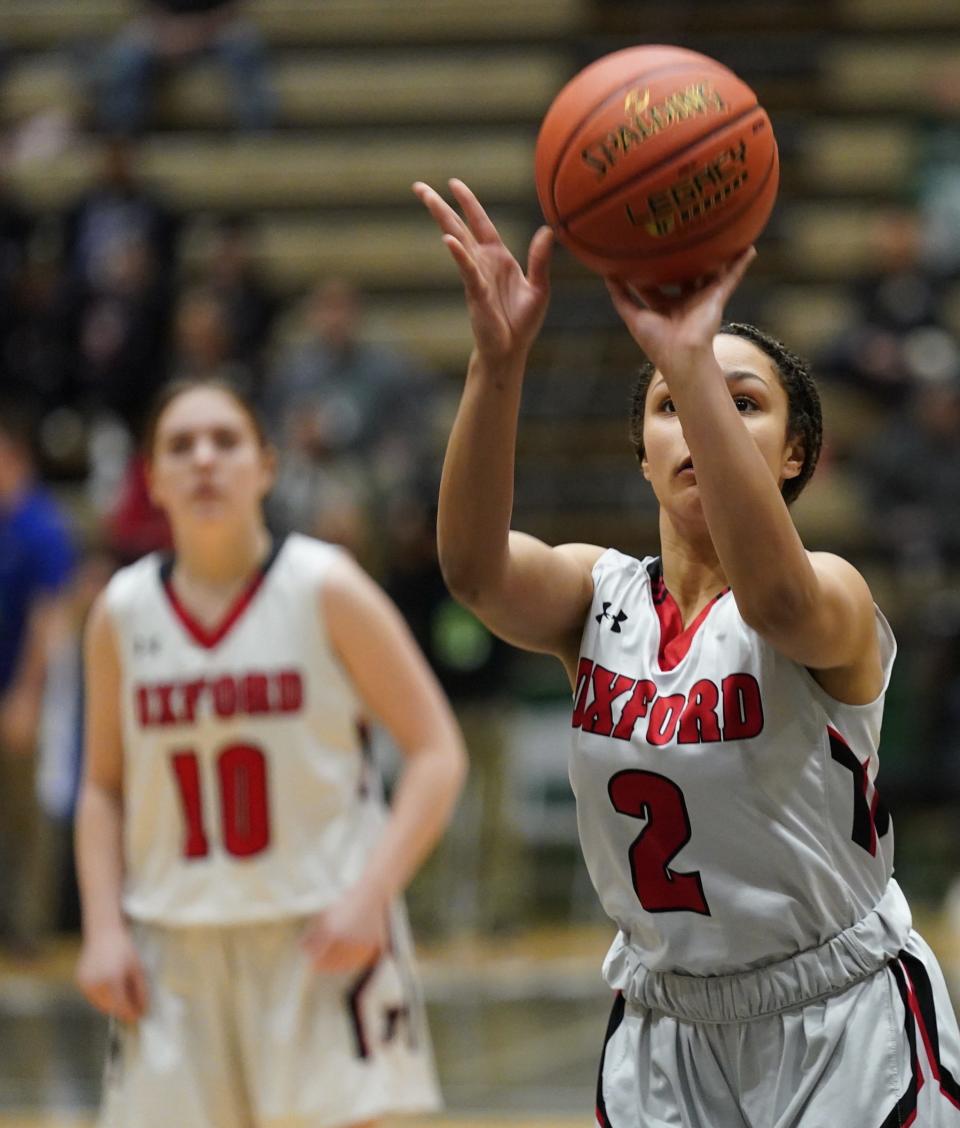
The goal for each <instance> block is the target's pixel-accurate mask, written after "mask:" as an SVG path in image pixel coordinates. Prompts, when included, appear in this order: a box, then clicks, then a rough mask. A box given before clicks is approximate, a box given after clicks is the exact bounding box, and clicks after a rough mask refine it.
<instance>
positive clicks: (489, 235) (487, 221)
mask: <svg viewBox="0 0 960 1128" xmlns="http://www.w3.org/2000/svg"><path fill="white" fill-rule="evenodd" d="M450 191H451V192H452V193H453V195H454V197H455V198H456V201H457V203H458V204H459V205H460V208H461V210H462V211H463V214H464V217H465V218H466V221H467V223H468V224H469V226H470V230H471V231H472V232H473V234H474V235H475V236H476V237H477V239H479V240H480V241H481V242H487V241H489V240H496V241H497V242H500V232H499V231H497V229H496V227H495V226H494V224H493V220H492V219H491V218H490V216H488V215H487V213H486V211H485V210H484V208H483V205H482V204H481V203H480V201H479V200H478V199H477V197H476V196H475V195H474V194H473V193H472V192H471V191H470V189H469V188H468V187H467V186H466V184H464V182H463V181H462V180H456V179H453V180H451V181H450Z"/></svg>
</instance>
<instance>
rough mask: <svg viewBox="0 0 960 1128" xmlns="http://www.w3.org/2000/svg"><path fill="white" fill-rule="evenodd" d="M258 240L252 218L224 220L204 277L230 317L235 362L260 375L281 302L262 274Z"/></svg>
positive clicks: (206, 285) (219, 228) (226, 217)
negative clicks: (278, 304) (248, 367)
mask: <svg viewBox="0 0 960 1128" xmlns="http://www.w3.org/2000/svg"><path fill="white" fill-rule="evenodd" d="M255 236H256V232H255V229H254V226H253V224H252V223H251V221H250V219H249V218H248V217H246V216H225V217H223V218H222V219H221V220H220V221H219V222H218V223H217V224H216V227H215V229H214V237H213V243H212V247H211V249H210V252H209V254H208V256H207V258H206V261H205V263H204V265H203V269H202V276H203V283H204V285H205V287H206V288H207V289H208V290H209V291H210V292H211V293H212V294H214V295H215V296H216V298H217V299H218V300H219V302H220V304H221V305H222V306H223V309H224V311H225V313H226V318H227V323H228V327H229V331H230V353H231V359H232V360H234V361H238V362H241V363H243V364H248V365H251V366H253V367H254V368H256V370H257V372H258V374H259V373H260V372H261V369H262V362H263V357H264V351H265V349H266V346H267V342H268V340H269V337H270V330H271V328H272V325H273V320H274V317H275V315H276V312H277V299H276V296H275V295H274V293H273V292H272V290H271V288H270V287H269V286H268V284H267V282H266V281H265V280H264V278H263V276H262V274H261V271H260V266H259V263H258V261H257V255H256V243H255Z"/></svg>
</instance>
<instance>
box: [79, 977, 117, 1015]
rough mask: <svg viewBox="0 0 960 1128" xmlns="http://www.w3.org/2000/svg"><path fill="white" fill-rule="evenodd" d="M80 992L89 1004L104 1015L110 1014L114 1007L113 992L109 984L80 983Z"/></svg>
mask: <svg viewBox="0 0 960 1128" xmlns="http://www.w3.org/2000/svg"><path fill="white" fill-rule="evenodd" d="M80 990H81V991H82V992H83V997H84V998H85V999H86V1000H87V1002H88V1003H89V1004H90V1005H91V1006H93V1007H96V1009H97V1010H98V1011H101V1012H102V1013H103V1014H110V1013H111V1011H112V1007H113V992H112V991H111V990H110V985H109V984H108V983H86V982H81V983H80Z"/></svg>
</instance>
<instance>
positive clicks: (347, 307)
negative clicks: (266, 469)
mask: <svg viewBox="0 0 960 1128" xmlns="http://www.w3.org/2000/svg"><path fill="white" fill-rule="evenodd" d="M362 312H363V311H362V301H361V297H360V294H359V292H358V291H357V289H356V288H355V287H354V286H353V285H352V284H350V283H349V282H347V281H345V280H344V279H340V278H333V279H329V280H327V281H326V282H324V283H322V284H321V285H320V286H319V287H317V289H316V290H315V291H314V293H313V294H312V295H311V296H310V297H309V298H308V301H307V312H306V330H307V332H306V339H305V340H302V341H300V342H298V343H296V344H294V345H292V346H290V347H289V348H288V349H287V350H286V352H284V353H283V354H282V355H281V357H280V360H279V362H278V364H277V368H276V372H275V375H274V378H273V380H272V381H271V384H270V387H269V397H268V405H267V406H268V409H269V412H270V415H271V419H272V423H273V427H274V431H275V433H276V435H277V437H278V439H279V443H280V446H281V449H283V450H284V452H285V454H286V453H287V450H288V448H289V451H290V458H289V459H288V463H287V466H285V467H282V468H281V479H280V482H279V483H278V488H277V491H276V494H277V504H278V506H279V507H281V508H283V507H284V505H285V502H286V500H287V499H288V498H289V497H291V496H294V495H296V496H302V495H304V494H305V493H308V492H309V491H304V490H303V489H302V488H301V487H302V484H303V481H304V477H305V476H306V477H309V473H307V471H309V470H310V468H312V472H313V474H314V477H318V478H319V479H321V480H322V479H324V478H326V479H330V478H338V479H339V480H340V482H341V483H343V488H344V489H345V490H346V491H347V492H352V493H353V494H354V496H355V497H357V499H358V502H359V504H360V505H361V506H362V507H364V508H366V509H367V510H368V511H372V512H373V513H374V514H380V513H382V510H383V504H384V501H385V499H387V498H393V497H397V496H399V495H402V494H403V493H404V491H405V490H406V489H408V488H409V485H410V483H411V482H412V481H413V480H414V479H415V478H416V477H417V475H418V474H419V473H420V471H421V469H422V468H423V465H424V463H425V462H427V461H429V460H430V459H431V458H432V457H433V454H434V445H433V439H434V435H433V426H432V424H433V418H434V414H435V412H436V410H437V407H438V403H439V397H440V394H441V389H440V386H439V384H438V383H437V381H436V379H435V378H434V376H433V374H432V373H430V372H428V371H426V370H425V369H424V368H422V367H419V368H418V367H416V366H415V365H414V364H413V362H412V361H411V360H409V359H408V358H407V357H405V356H403V355H402V354H400V353H399V352H397V351H396V350H393V349H388V348H385V347H383V346H381V345H376V344H372V343H371V342H369V341H367V340H365V339H364V338H363V335H362ZM287 471H290V473H289V474H288V473H287ZM291 478H293V479H296V483H298V484H297V485H291ZM315 492H322V490H320V491H315ZM288 508H289V507H288ZM301 519H302V517H300V516H298V515H297V514H296V512H292V513H290V520H291V522H292V523H293V524H294V525H296V524H297V523H298V521H300V520H301ZM376 519H377V520H379V518H378V517H377V518H376ZM313 524H314V527H316V524H315V522H314V523H313ZM318 535H319V534H318Z"/></svg>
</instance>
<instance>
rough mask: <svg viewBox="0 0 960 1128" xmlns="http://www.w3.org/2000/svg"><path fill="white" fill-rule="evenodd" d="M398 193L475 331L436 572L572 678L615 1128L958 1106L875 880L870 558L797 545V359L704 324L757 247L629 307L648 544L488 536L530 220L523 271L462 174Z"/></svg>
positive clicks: (955, 1064)
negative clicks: (452, 271) (613, 932)
mask: <svg viewBox="0 0 960 1128" xmlns="http://www.w3.org/2000/svg"><path fill="white" fill-rule="evenodd" d="M451 187H452V191H453V194H454V196H455V198H456V200H457V202H458V203H459V205H460V207H461V209H462V212H463V216H464V219H461V218H460V216H459V215H458V214H457V213H456V212H455V211H454V210H453V209H452V208H451V207H449V206H448V205H447V204H446V203H445V202H444V201H443V200H442V198H441V197H440V196H439V195H438V194H437V193H436V192H434V191H433V190H432V189H430V188H428V187H427V186H426V185H423V184H418V185H417V186H416V187H415V190H416V192H417V194H418V196H419V197H420V199H421V200H422V201H423V203H424V204H425V205H426V207H427V208H428V209H429V211H430V213H431V214H432V216H433V217H434V219H435V220H436V222H437V224H438V226H439V228H440V230H441V232H442V233H443V240H444V243H445V244H446V245H447V247H448V248H449V250H450V252H451V254H452V255H453V258H454V260H455V262H456V264H457V266H458V267H459V270H460V273H461V276H462V279H463V283H464V288H465V291H466V298H467V305H468V308H469V311H470V316H471V319H472V325H473V331H474V336H475V348H474V351H473V355H472V356H471V359H470V364H469V369H468V372H467V380H466V387H465V389H464V393H463V400H462V403H461V406H460V410H459V413H458V416H457V419H456V421H455V424H454V428H453V433H452V435H451V437H450V443H449V447H448V450H447V457H446V462H445V465H444V473H443V483H442V490H441V498H440V524H439V536H440V554H441V561H442V564H443V566H444V570H445V574H446V577H447V579H448V582H449V584H450V586H451V588H452V590H453V591H454V593H455V594H457V595H458V596H459V598H460V599H461V600H463V602H465V603H466V604H468V605H469V606H470V607H471V608H472V609H473V610H474V611H475V612H476V613H477V615H478V616H479V617H480V618H482V619H483V620H484V621H485V622H486V623H487V624H488V625H489V626H490V627H491V628H492V629H493V630H495V631H497V632H499V633H501V634H502V635H503V636H504V637H506V638H508V639H509V640H511V641H512V642H514V643H515V644H516V645H518V646H522V647H526V648H528V649H532V650H539V651H545V652H547V653H550V654H554V655H556V656H557V657H558V658H559V659H560V660H561V661H562V662H563V664H564V666H565V668H566V670H567V673H568V676H569V678H570V683H571V686H572V687H573V690H574V697H573V700H574V707H573V728H574V741H573V751H572V757H571V767H570V770H571V779H572V781H573V785H574V790H575V792H576V797H577V808H578V819H579V826H580V835H581V840H582V844H583V850H584V855H585V858H586V861H587V865H588V868H589V870H590V874H591V877H592V879H593V882H594V885H595V886H596V888H597V892H598V894H599V896H600V898H601V901H602V903H603V905H604V908H605V909H606V911H607V913H608V914H609V915H610V917H611V918H612V919H613V920H614V922H615V923H616V924H617V925H618V928H619V933H618V936H617V938H616V940H615V941H614V944H613V946H612V948H611V950H610V952H609V955H608V957H607V960H606V962H605V964H604V973H605V977H606V979H607V981H608V983H609V984H610V985H611V986H612V987H613V988H614V989H615V990H616V992H617V996H616V1003H615V1005H614V1009H613V1014H612V1016H611V1021H610V1026H609V1030H608V1033H607V1041H606V1044H605V1049H604V1053H603V1057H602V1059H601V1068H600V1079H599V1087H598V1095H597V1112H598V1119H599V1121H600V1123H601V1124H602V1125H612V1126H613V1128H641V1126H642V1128H666V1126H668V1125H670V1126H680V1125H682V1126H684V1128H720V1126H722V1128H799V1126H803V1128H827V1126H833V1125H850V1126H853V1125H856V1126H857V1128H881V1126H883V1128H892V1126H893V1125H907V1124H912V1123H916V1124H918V1125H919V1124H923V1125H925V1126H930V1125H934V1126H946V1125H954V1126H956V1125H960V1086H958V1084H957V1079H958V1078H960V1036H958V1032H957V1026H956V1022H955V1020H954V1018H953V1015H952V1013H951V1011H950V1009H949V1003H948V1000H947V996H946V991H945V988H944V983H943V978H942V975H941V973H940V970H939V968H938V966H937V964H936V961H935V960H934V958H933V956H932V955H931V953H930V951H929V949H928V948H927V947H926V945H925V944H924V942H923V941H922V940H921V939H920V937H919V936H918V935H917V934H916V933H915V932H913V931H912V929H911V920H910V912H909V909H908V907H907V905H906V902H905V900H904V898H903V895H902V893H901V892H900V890H899V888H898V886H897V885H896V883H895V882H894V881H892V880H891V873H892V852H893V850H892V847H893V834H892V831H891V828H890V822H889V818H888V817H887V815H886V813H885V811H884V808H883V807H882V805H881V804H880V800H879V797H878V794H877V790H876V785H875V777H876V772H877V743H878V739H879V734H880V721H881V712H882V706H883V696H884V691H885V688H886V685H887V681H888V678H889V675H890V668H891V665H892V662H893V657H894V649H895V647H894V641H893V638H892V636H891V633H890V630H889V627H888V626H887V624H886V622H885V620H884V619H883V617H882V615H880V613H879V612H878V611H877V610H876V608H875V607H874V604H873V600H872V599H871V596H870V592H869V590H868V588H867V585H866V583H865V582H864V580H863V578H862V577H861V576H860V575H859V574H858V573H857V572H856V570H855V569H854V568H852V567H851V566H850V565H849V564H847V563H846V562H845V561H843V560H841V559H838V558H837V557H835V556H831V555H828V554H825V553H808V552H806V551H805V550H804V547H803V545H802V543H801V541H800V538H799V537H798V535H797V532H796V529H795V528H794V526H793V523H792V521H791V519H790V515H789V512H788V510H787V504H786V502H788V501H790V500H792V499H793V498H794V497H796V495H797V494H798V493H799V491H800V489H801V488H802V486H803V484H804V483H805V482H806V480H807V479H808V478H809V476H810V474H811V473H812V471H813V468H814V464H815V463H816V460H817V455H818V452H819V446H820V407H819V402H818V399H817V395H816V391H815V388H814V386H813V384H812V382H811V381H810V378H809V376H808V374H807V371H806V369H805V367H804V366H803V364H802V363H801V362H800V361H799V360H798V359H797V358H796V357H794V356H793V355H792V354H791V353H789V352H788V351H787V350H786V349H785V348H783V346H781V345H780V344H779V343H778V342H775V341H773V340H772V339H771V338H769V337H767V336H766V335H764V334H762V333H760V332H759V331H757V330H754V329H752V328H751V327H745V326H725V327H723V328H721V315H722V312H723V308H724V305H725V304H726V302H727V300H728V298H729V297H730V295H731V294H732V292H733V290H734V289H735V287H736V285H737V283H738V282H739V281H740V278H741V277H742V275H743V273H744V271H745V270H746V268H747V266H748V265H749V262H750V260H751V258H752V256H753V251H752V250H751V251H748V252H746V253H744V254H743V255H742V256H741V257H740V258H739V259H738V260H737V261H736V262H735V263H733V264H732V265H731V266H730V268H729V269H728V270H727V271H726V272H725V273H723V274H722V275H721V276H720V277H718V278H716V279H715V280H714V281H713V282H712V283H710V284H709V285H707V286H705V287H704V288H703V289H701V290H699V291H698V292H696V293H693V294H689V295H687V296H686V297H685V298H683V299H682V300H677V301H674V302H673V303H666V302H664V301H663V300H662V299H658V297H657V296H656V295H653V294H651V295H648V297H649V299H650V300H649V302H648V303H647V304H646V306H644V305H643V304H641V303H640V302H639V301H637V300H635V299H634V297H633V296H632V294H631V293H630V292H628V290H627V289H625V288H624V287H623V286H620V285H616V284H613V283H611V284H610V292H611V295H612V298H613V301H614V304H615V306H616V308H617V310H618V312H619V314H620V316H621V317H622V319H623V321H624V322H625V324H626V326H627V328H628V329H629V331H630V333H631V334H632V335H633V337H634V339H635V340H636V342H637V344H638V345H639V346H640V348H641V349H642V350H643V352H644V353H645V354H646V356H647V357H648V358H649V360H650V362H651V363H650V365H649V367H648V368H646V369H645V370H644V374H643V377H642V379H641V381H640V384H639V386H638V388H637V391H636V393H635V400H634V410H633V419H632V433H633V440H634V444H635V447H636V450H637V454H638V457H639V460H640V466H641V469H642V472H643V474H644V476H645V477H646V478H647V479H648V480H649V481H650V483H651V485H652V486H653V489H654V491H655V493H656V495H657V498H658V500H659V502H660V539H661V544H660V555H659V556H658V557H648V558H646V559H644V560H635V559H632V558H630V557H627V556H624V555H622V554H620V553H619V552H616V551H614V550H613V549H608V550H606V551H604V550H603V549H602V548H599V547H595V546H590V545H583V544H568V545H561V546H559V547H556V548H550V547H548V546H546V545H545V544H543V543H541V542H539V541H537V540H535V539H534V538H532V537H529V536H525V535H523V534H521V533H516V532H511V531H510V529H509V522H510V512H511V504H512V491H513V459H514V440H515V436H516V427H517V412H518V406H519V401H520V388H521V383H522V380H523V371H524V364H525V360H526V356H527V352H528V350H529V349H530V346H531V344H532V342H533V340H534V338H535V336H536V334H537V332H538V330H539V328H540V325H541V323H542V320H543V316H544V311H545V309H546V306H547V301H548V296H549V281H548V267H549V258H550V243H551V237H550V233H549V230H547V229H542V230H541V231H539V232H538V233H537V234H536V235H535V236H534V239H533V242H532V244H531V248H530V255H529V265H528V270H527V273H526V275H525V274H524V273H523V271H522V269H521V268H520V266H519V265H518V264H517V262H516V261H515V260H514V259H513V258H512V256H511V255H510V254H509V252H508V251H507V250H506V248H505V247H504V245H503V243H502V242H501V241H500V239H499V236H498V235H497V232H496V229H495V228H494V226H493V225H492V223H491V222H490V220H489V219H488V217H487V215H486V214H485V212H484V211H483V209H482V208H481V207H480V205H479V203H478V202H477V200H476V198H475V197H474V196H473V195H472V193H471V192H470V191H469V190H468V189H467V187H466V186H465V185H463V184H462V183H461V182H459V181H453V182H451Z"/></svg>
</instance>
